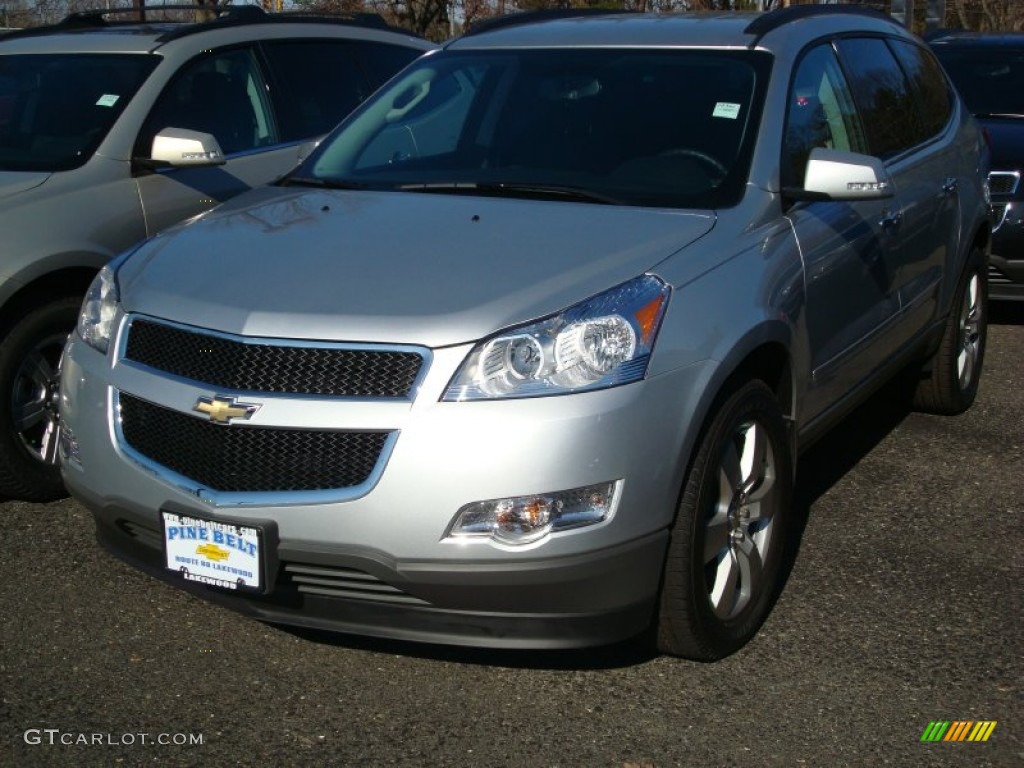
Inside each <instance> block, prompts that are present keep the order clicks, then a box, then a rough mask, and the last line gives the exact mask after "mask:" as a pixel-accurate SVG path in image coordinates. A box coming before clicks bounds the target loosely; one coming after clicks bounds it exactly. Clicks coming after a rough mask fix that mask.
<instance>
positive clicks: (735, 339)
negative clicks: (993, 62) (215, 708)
mask: <svg viewBox="0 0 1024 768" xmlns="http://www.w3.org/2000/svg"><path fill="white" fill-rule="evenodd" d="M829 9H830V7H828V6H802V7H798V8H793V9H789V10H783V11H778V12H772V13H769V14H765V15H760V16H750V15H718V16H709V17H704V16H699V15H697V14H685V15H679V16H645V15H632V14H614V15H605V16H596V17H595V16H588V17H585V18H575V17H570V18H562V19H555V20H544V21H536V20H534V19H532V18H531V17H530V16H523V17H511V18H506V19H503V20H501V21H500V22H498V23H496V24H494V25H492V26H490V27H488V28H483V29H481V30H480V31H479V32H478V33H476V34H470V35H468V36H465V37H463V38H461V39H459V40H456V41H454V42H451V43H449V44H448V45H446V46H445V47H444V49H443V50H442V51H440V52H438V53H436V54H431V55H428V56H425V57H423V58H422V59H420V60H419V61H418V62H416V63H415V64H413V65H412V66H411V67H410V68H409V69H407V70H405V72H404V73H403V74H402V75H400V76H399V77H398V78H397V79H396V80H394V81H392V82H391V83H390V84H389V85H388V86H386V87H385V88H384V89H382V90H381V91H380V92H378V94H377V95H376V96H375V97H374V98H372V99H371V100H369V101H367V102H366V103H365V104H364V105H363V106H362V107H360V108H359V109H358V110H357V111H356V112H355V113H354V114H353V115H351V116H350V117H349V118H347V119H346V121H345V122H344V123H343V124H342V125H341V126H340V127H339V128H338V129H337V131H336V132H334V133H333V134H332V135H331V136H330V137H328V139H326V140H325V141H324V142H323V143H322V144H321V145H320V146H319V147H318V149H317V150H316V151H315V152H314V154H313V155H311V156H310V157H309V158H308V159H307V160H306V161H305V162H304V163H303V164H302V166H300V167H299V168H298V169H297V170H296V171H295V172H294V173H293V174H291V175H290V176H288V177H287V178H286V179H284V180H282V181H281V182H280V183H278V184H276V185H275V186H271V187H266V188H263V189H260V190H257V191H254V192H251V193H248V194H246V195H243V196H241V197H238V198H236V199H235V200H233V201H231V202H229V203H227V204H226V205H224V206H221V207H220V208H219V209H217V210H216V211H214V212H212V213H210V214H207V215H206V216H204V217H201V218H200V219H199V220H197V221H193V222H191V223H190V224H187V225H185V226H182V227H180V228H178V229H176V230H174V231H171V232H168V233H165V234H163V235H161V236H158V237H156V238H154V239H152V240H150V241H149V242H147V243H146V244H144V245H142V246H141V247H139V248H137V249H135V250H133V251H132V252H130V253H127V254H125V255H123V256H121V257H120V258H118V259H117V260H116V261H114V262H113V263H112V264H110V265H109V266H107V267H105V268H104V269H103V271H102V272H101V273H100V275H99V276H98V278H97V279H96V281H95V282H94V283H93V285H92V287H91V289H90V290H89V293H88V296H87V298H86V301H85V303H84V305H83V308H82V313H81V318H80V320H79V324H78V329H77V333H76V334H74V335H73V337H72V338H71V340H70V341H69V344H68V346H67V348H66V352H65V356H64V367H63V372H62V373H63V378H62V387H61V396H62V402H61V413H62V414H63V419H64V425H65V430H64V433H63V436H62V442H61V455H62V459H63V471H64V478H65V480H66V482H67V485H68V488H69V489H70V490H71V492H72V493H73V494H74V496H75V497H77V498H78V499H80V500H81V501H82V503H84V504H85V505H86V506H87V507H88V508H89V509H90V510H91V511H92V512H93V514H94V516H95V518H96V522H97V529H98V536H99V538H100V540H101V541H102V542H103V543H104V544H105V545H106V546H107V547H109V548H110V549H111V550H112V551H114V552H115V553H117V554H118V555H120V556H122V557H124V558H126V559H127V560H129V561H131V562H133V563H135V564H137V565H139V566H141V567H144V568H148V569H149V570H150V571H151V572H152V573H154V574H157V575H159V576H161V577H162V578H164V579H166V580H168V581H171V582H173V583H176V584H178V585H181V586H183V587H187V588H189V589H191V590H194V591H196V592H197V593H199V594H201V595H203V596H205V597H207V598H209V599H211V600H215V601H218V602H221V603H224V604H226V605H229V606H233V607H235V608H237V609H239V610H242V611H244V612H247V613H249V614H251V615H253V616H256V617H259V618H261V619H264V620H267V621H273V622H283V623H291V624H298V625H303V626H316V627H323V628H328V629H331V630H337V631H341V632H353V633H360V634H368V635H376V636H384V637H393V638H405V639H415V640H425V641H431V642H450V643H465V644H479V645H487V646H499V647H511V646H520V647H568V646H586V645H592V644H598V643H606V642H610V641H615V640H619V639H622V638H626V637H630V636H632V635H636V634H639V633H642V632H643V631H644V630H645V629H646V628H648V627H649V626H651V625H652V622H653V626H655V627H656V632H655V633H654V634H655V636H656V637H657V641H658V646H659V647H660V648H661V649H662V650H663V651H665V652H669V653H673V654H679V655H682V656H688V657H692V658H697V659H715V658H719V657H722V656H724V655H726V654H729V653H731V652H733V651H735V650H736V649H738V648H739V647H740V646H742V645H743V644H744V643H745V642H746V641H747V640H749V639H750V638H751V637H752V636H753V635H754V633H755V632H756V631H757V628H758V627H759V626H760V624H761V622H762V621H763V620H764V619H765V617H766V615H767V613H768V611H769V609H770V606H771V604H772V600H773V596H774V594H775V592H776V589H777V586H778V585H779V583H780V571H781V570H782V559H783V551H784V548H785V546H786V543H787V539H788V538H789V537H790V536H791V535H792V531H791V525H790V523H791V516H790V507H791V504H792V494H791V491H792V483H793V478H794V472H795V466H796V457H797V454H798V452H799V451H800V449H802V448H804V447H805V446H806V445H808V444H809V443H810V442H811V441H812V440H813V439H815V438H816V437H817V436H819V435H821V434H823V432H824V431H825V430H826V429H827V428H828V427H829V426H830V425H832V424H834V423H835V422H836V420H837V419H839V418H840V417H842V416H843V415H844V414H847V413H849V411H850V410H851V408H852V407H853V406H854V404H856V403H857V402H858V401H861V400H863V399H864V398H866V397H867V396H868V395H869V394H870V393H871V392H872V391H873V390H874V389H875V388H876V387H877V386H878V385H879V384H881V383H882V382H883V381H884V380H886V379H888V378H890V377H892V376H894V375H895V374H896V373H897V372H900V371H904V370H908V369H909V370H910V371H912V372H913V373H914V375H919V376H920V382H919V384H918V385H917V394H916V402H917V405H918V406H919V407H922V408H925V409H928V410H931V411H937V412H943V413H958V412H961V411H963V410H964V409H966V408H967V407H968V406H970V404H971V402H972V400H973V399H974V397H975V393H976V391H977V386H978V379H979V376H980V375H981V365H982V358H983V354H984V348H985V328H986V324H985V320H986V283H985V274H986V273H985V255H986V249H987V248H988V245H989V235H990V223H989V219H988V215H987V213H988V208H987V203H988V201H987V199H986V190H985V186H984V179H985V174H986V171H987V168H986V149H985V145H984V143H983V140H982V137H981V134H980V132H979V130H978V128H977V126H976V125H975V123H974V121H973V120H972V118H971V116H970V115H969V114H968V113H967V112H966V111H965V109H964V108H963V106H962V105H961V103H960V102H959V101H958V100H957V97H956V96H955V94H954V93H953V91H952V89H951V88H950V86H949V84H948V83H947V81H946V79H945V77H944V75H943V74H942V71H941V69H940V68H939V66H938V65H937V63H936V61H935V59H934V58H933V56H932V54H931V53H930V52H929V51H928V49H927V48H926V47H925V46H924V45H923V44H922V43H921V42H920V41H919V40H917V39H916V38H914V37H913V36H911V35H909V34H907V33H906V32H905V31H904V30H903V29H901V28H900V27H899V26H897V25H896V24H895V23H893V22H891V21H890V20H888V19H887V18H886V17H884V16H881V15H876V14H865V13H862V12H861V13H857V12H838V11H831V10H829Z"/></svg>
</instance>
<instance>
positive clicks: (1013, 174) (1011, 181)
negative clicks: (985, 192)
mask: <svg viewBox="0 0 1024 768" xmlns="http://www.w3.org/2000/svg"><path fill="white" fill-rule="evenodd" d="M988 186H989V190H990V191H991V192H992V194H993V195H1015V194H1017V189H1018V188H1019V187H1020V171H990V172H989V174H988Z"/></svg>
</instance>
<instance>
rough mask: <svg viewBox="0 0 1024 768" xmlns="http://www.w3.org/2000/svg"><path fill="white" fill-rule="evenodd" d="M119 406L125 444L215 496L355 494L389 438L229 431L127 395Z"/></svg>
mask: <svg viewBox="0 0 1024 768" xmlns="http://www.w3.org/2000/svg"><path fill="white" fill-rule="evenodd" d="M120 401H121V431H122V434H123V435H124V439H125V442H127V443H128V445H130V446H131V447H132V448H134V449H135V450H136V451H138V452H139V453H141V454H142V455H143V456H146V457H148V458H149V459H151V460H153V461H155V462H156V463H157V464H160V465H162V466H165V467H167V468H168V469H171V470H173V471H175V472H177V473H178V474H180V475H184V476H185V477H187V478H189V479H191V480H194V481H195V482H196V483H197V484H198V485H200V486H202V487H204V488H210V489H213V490H216V491H225V492H229V491H314V490H325V489H333V488H350V487H352V486H356V485H359V484H360V483H362V482H364V481H365V480H366V479H367V478H368V477H369V476H370V473H371V472H372V471H373V468H374V467H375V466H376V464H377V459H378V458H379V457H380V452H381V450H382V449H383V448H384V442H385V441H386V440H387V437H388V434H389V433H388V432H335V431H326V430H306V429H278V428H276V427H250V426H225V425H219V424H214V423H212V422H209V421H204V420H203V419H198V418H194V417H192V416H188V415H186V414H183V413H178V412H177V411H173V410H170V409H168V408H163V407H161V406H158V405H154V404H152V403H149V402H146V401H145V400H139V399H138V398H135V397H132V396H130V395H126V394H124V393H122V394H121V397H120Z"/></svg>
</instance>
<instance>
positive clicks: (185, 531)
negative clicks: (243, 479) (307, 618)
mask: <svg viewBox="0 0 1024 768" xmlns="http://www.w3.org/2000/svg"><path fill="white" fill-rule="evenodd" d="M161 514H162V515H163V523H164V566H165V567H166V568H167V570H169V571H174V572H175V573H177V574H178V575H179V576H181V577H182V578H183V579H185V580H186V581H194V582H197V583H199V584H208V585H209V586H213V587H221V588H222V589H233V590H246V591H262V590H263V573H264V571H263V567H262V566H263V555H262V550H263V531H262V529H261V528H259V527H256V526H251V525H238V524H235V523H225V522H220V521H217V520H207V519H205V518H201V517H193V516H191V515H180V514H176V513H174V512H167V511H162V512H161Z"/></svg>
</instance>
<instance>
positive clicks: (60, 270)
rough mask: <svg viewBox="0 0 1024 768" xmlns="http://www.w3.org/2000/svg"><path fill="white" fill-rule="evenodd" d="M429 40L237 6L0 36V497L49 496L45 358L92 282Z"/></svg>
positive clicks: (269, 165) (249, 178)
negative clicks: (185, 19) (191, 16)
mask: <svg viewBox="0 0 1024 768" xmlns="http://www.w3.org/2000/svg"><path fill="white" fill-rule="evenodd" d="M155 13H158V11H157V10H156V9H151V10H150V11H149V14H150V16H151V17H152V16H153V15H154V14H155ZM432 47H433V46H432V45H431V44H430V43H427V42H426V41H424V40H421V39H418V38H415V37H411V36H410V35H408V34H406V33H404V32H400V31H396V30H394V29H391V28H388V27H387V26H386V25H384V24H383V23H382V22H381V21H380V19H377V18H376V17H369V16H366V17H363V16H361V17H358V18H351V19H344V18H329V17H308V16H289V15H283V16H281V15H273V14H265V13H263V12H262V11H261V10H260V9H259V8H256V7H253V6H248V7H238V8H234V7H228V8H226V9H224V10H223V12H221V13H220V15H219V16H218V17H217V18H216V19H215V20H213V21H209V22H204V23H173V22H164V21H148V22H145V23H139V22H136V21H131V22H123V23H118V22H114V21H109V20H108V15H107V13H106V12H97V13H86V14H75V15H72V16H69V17H68V18H67V19H66V20H65V21H63V22H62V23H60V24H57V25H54V26H49V27H41V28H34V29H27V30H24V31H22V32H15V33H12V34H9V35H7V36H5V37H3V39H2V40H0V232H3V238H2V240H0V497H3V496H8V497H19V498H23V499H31V500H36V501H41V500H47V499H52V498H55V497H57V496H60V495H63V493H64V491H63V486H62V484H61V481H60V474H59V470H58V469H57V466H56V458H57V441H58V436H59V430H60V425H59V422H58V412H57V362H58V359H59V357H60V351H61V348H62V347H63V345H64V340H65V339H66V337H67V334H68V333H69V332H70V331H71V329H72V328H74V325H75V318H76V316H77V314H78V308H79V305H80V304H81V299H82V295H83V294H84V293H85V289H86V288H87V287H88V285H89V282H90V281H91V280H92V279H93V277H94V276H95V274H96V271H97V270H98V269H99V268H100V267H101V266H102V265H103V264H104V263H105V262H106V261H107V260H109V259H110V258H111V257H113V256H115V255H116V254H117V253H119V252H120V251H122V250H124V249H125V248H128V247H129V246H131V245H132V244H133V243H136V242H138V241H139V240H142V239H143V238H145V237H147V236H149V235H152V234H154V233H155V232H157V231H159V230H161V229H163V228H164V227H166V226H168V225H170V224H173V223H175V222H178V221H181V220H182V219H185V218H187V217H189V216H194V215H195V214H197V213H200V212H202V211H204V210H207V209H209V208H210V207H212V206H214V205H216V204H217V203H219V202H221V201H223V200H226V199H228V198H230V197H233V196H234V195H237V194H238V193H240V192H243V191H245V190H248V189H251V188H252V187H254V186H257V185H260V184H265V183H267V182H270V181H273V180H274V179H276V178H278V177H279V176H281V175H282V174H284V173H285V172H286V171H288V170H289V169H291V168H292V167H293V166H294V165H295V164H296V163H297V162H298V161H299V160H300V159H301V158H302V157H303V156H304V154H306V153H308V152H309V151H310V149H311V148H312V146H313V144H314V142H315V140H316V138H318V137H320V136H322V135H323V134H325V133H327V132H328V131H329V130H331V128H333V127H334V125H335V124H336V123H337V122H338V121H339V120H340V119H341V118H342V117H344V116H345V115H346V114H347V113H348V112H349V111H350V110H351V109H352V108H353V107H355V106H356V105H357V104H358V103H359V102H360V101H362V100H363V99H364V98H366V97H367V96H369V95H370V93H371V92H373V90H374V89H375V88H377V87H378V86H379V85H380V84H381V83H383V82H384V81H385V80H387V79H388V78H389V77H390V76H391V75H393V74H394V73H395V72H397V71H398V70H399V69H401V68H402V67H404V66H405V65H406V64H408V63H409V62H410V61H412V60H413V59H414V58H416V57H417V56H419V55H420V54H422V53H424V52H425V51H427V50H430V49H431V48H432Z"/></svg>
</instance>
